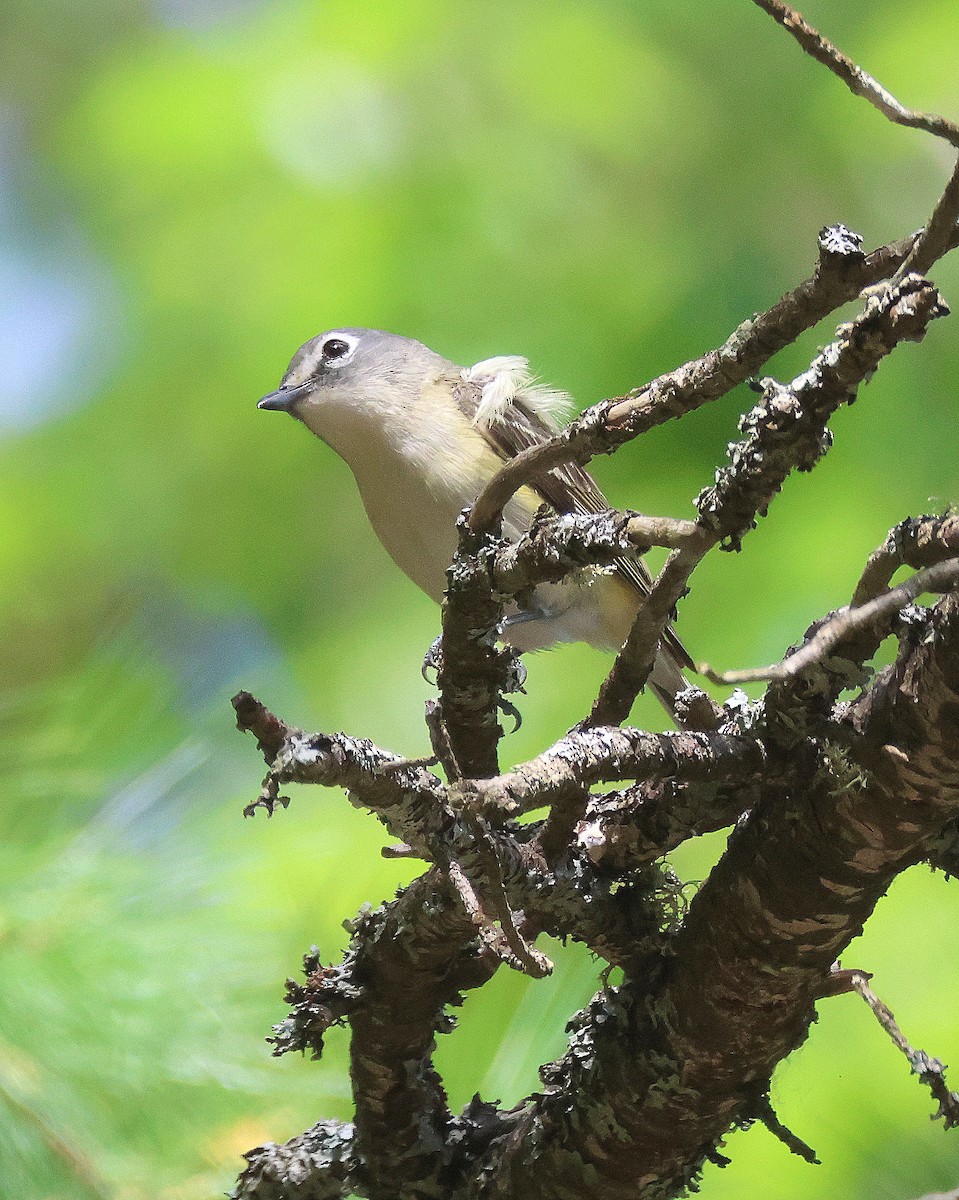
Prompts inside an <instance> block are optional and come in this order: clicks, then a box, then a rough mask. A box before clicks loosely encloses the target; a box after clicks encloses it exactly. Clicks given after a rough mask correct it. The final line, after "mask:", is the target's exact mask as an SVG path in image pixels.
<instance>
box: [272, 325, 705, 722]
mask: <svg viewBox="0 0 959 1200" xmlns="http://www.w3.org/2000/svg"><path fill="white" fill-rule="evenodd" d="M568 404H569V397H568V396H567V395H566V394H565V393H563V392H558V391H556V390H554V389H552V388H548V387H544V386H542V385H541V384H540V383H538V382H537V381H536V379H535V377H534V376H533V375H532V373H531V371H530V368H529V363H528V361H527V359H525V358H522V357H519V356H513V355H503V356H499V357H495V358H488V359H484V360H483V361H481V362H478V363H476V364H475V365H474V366H471V367H461V366H458V365H457V364H456V363H454V362H451V361H450V360H449V359H447V358H444V357H443V356H442V355H441V354H438V353H437V352H436V351H434V350H431V349H429V347H428V346H425V345H424V344H423V343H422V342H418V341H415V340H414V339H412V338H408V337H404V336H402V335H400V334H396V333H387V332H385V331H383V330H378V329H360V328H343V329H331V330H328V331H326V332H325V333H320V334H317V335H316V336H315V337H312V338H310V340H309V341H307V342H304V343H303V345H302V346H300V348H299V349H298V350H297V351H296V353H295V354H294V355H293V358H292V360H291V362H290V365H289V367H288V368H287V370H286V372H285V373H284V375H283V377H282V380H281V382H280V386H279V388H277V390H276V391H274V392H271V393H270V394H269V395H267V396H264V397H263V398H262V399H261V400H260V401H259V403H258V407H259V408H261V409H266V410H268V411H275V412H285V413H288V414H289V415H290V416H292V417H294V418H296V420H298V421H300V422H301V423H302V424H303V425H305V426H306V427H307V428H308V429H309V430H311V432H312V433H314V434H315V435H316V436H317V437H318V438H320V439H321V441H323V442H325V443H326V444H327V445H328V446H330V447H331V448H332V449H333V450H334V451H335V452H336V454H338V455H339V456H340V458H342V459H343V460H344V461H345V462H346V464H347V466H348V467H349V468H350V470H351V471H352V473H353V476H354V478H355V480H356V484H357V487H358V489H359V493H360V497H361V499H362V501H363V506H364V508H365V510H366V514H367V517H368V518H369V521H370V524H371V526H372V527H373V530H374V532H375V533H376V535H377V537H378V538H379V540H380V542H381V543H382V544H383V546H384V548H385V549H386V551H387V553H388V554H389V555H390V557H391V558H392V559H393V561H394V562H395V563H396V565H397V566H398V567H399V568H400V570H401V571H403V572H404V574H405V575H407V576H408V578H409V579H411V580H412V581H413V583H415V584H416V585H417V586H418V587H420V588H421V589H422V590H423V591H424V592H426V594H427V595H428V596H430V597H432V599H433V600H435V601H436V602H437V603H441V602H442V600H443V592H444V588H445V584H446V571H447V568H448V567H449V564H450V562H451V560H452V558H453V554H454V551H455V549H456V543H457V533H456V521H457V518H458V516H459V515H460V513H461V512H462V510H463V509H464V508H465V507H466V506H467V505H469V504H471V503H472V502H473V501H474V500H475V499H476V498H477V496H478V495H479V493H480V491H481V490H482V489H483V487H484V485H485V484H486V483H487V482H488V481H489V480H490V479H491V478H492V477H493V476H494V475H495V474H496V472H497V471H498V470H499V469H500V467H501V466H502V465H503V463H504V462H505V461H507V460H508V459H510V458H513V457H514V456H515V455H517V454H518V453H520V451H522V450H525V449H527V448H529V447H531V446H535V445H538V444H540V443H542V442H544V441H546V440H547V439H549V438H552V437H554V436H555V434H556V433H557V432H558V431H559V430H560V428H561V425H560V417H561V414H563V412H564V411H565V410H566V408H567V407H568ZM544 504H546V505H548V506H549V507H550V508H551V509H552V510H553V511H555V512H556V513H599V512H603V511H605V510H606V509H608V508H609V507H610V506H609V502H608V501H607V500H606V497H605V496H604V495H603V493H602V492H601V491H600V489H599V487H598V486H597V485H596V483H595V481H594V480H593V478H592V477H591V476H590V475H589V474H588V472H587V471H585V470H584V469H583V468H582V467H580V466H579V465H578V464H576V463H569V464H566V465H563V466H560V467H557V468H554V469H553V470H551V471H550V472H549V473H548V474H546V475H544V476H542V477H541V478H539V479H538V480H537V481H536V483H535V485H534V484H529V485H527V486H525V487H523V488H521V489H520V490H519V491H518V492H517V493H516V494H515V495H514V496H513V497H512V499H511V500H510V501H509V503H508V504H507V505H506V507H505V509H504V510H503V522H502V532H503V536H504V537H505V538H507V539H508V540H510V541H514V542H515V541H517V540H518V539H519V538H520V537H521V536H522V535H523V533H525V532H526V531H527V530H528V529H529V527H530V525H531V524H532V521H533V519H534V517H535V516H536V514H537V512H539V511H540V510H541V508H542V506H543V505H544ZM649 588H650V576H649V573H648V571H647V570H646V568H645V566H644V564H643V562H642V560H641V559H640V557H639V556H638V555H632V556H628V555H624V556H623V557H622V558H619V559H617V560H616V561H615V563H614V565H613V566H612V567H611V568H584V569H583V570H582V571H580V572H579V573H578V574H577V575H576V576H575V577H572V578H569V579H566V580H564V581H563V582H561V583H555V584H542V585H539V586H537V587H536V588H535V589H534V590H533V592H532V594H531V595H527V596H524V598H523V601H522V603H521V604H520V603H514V604H513V605H512V606H511V607H510V608H509V609H507V612H506V617H505V620H504V623H503V626H502V628H501V630H500V638H501V640H503V641H505V642H507V643H508V644H509V645H510V646H512V647H513V649H514V650H516V651H518V652H519V653H521V654H522V653H527V652H530V651H534V650H543V649H547V648H549V647H551V646H554V645H556V644H557V643H561V642H587V643H589V644H590V645H592V646H595V647H597V648H600V649H604V650H613V651H616V650H619V649H620V648H621V647H622V645H623V643H624V642H625V640H626V638H627V636H628V634H629V630H630V628H631V626H632V622H633V618H634V617H635V615H636V612H637V610H638V608H639V606H640V604H641V603H642V600H643V598H644V597H645V596H646V595H648V593H649ZM691 666H692V662H691V660H690V658H689V656H688V654H687V653H686V651H685V649H684V648H683V646H682V644H681V643H680V641H679V640H678V638H677V637H676V635H675V633H674V632H673V631H672V629H671V628H670V629H667V630H666V632H665V635H664V638H663V640H662V642H661V643H660V648H659V652H658V655H657V659H656V663H655V666H654V668H653V671H652V674H651V676H650V681H649V682H650V686H651V687H652V690H653V691H654V692H655V693H656V695H657V696H658V697H659V699H660V700H661V701H662V703H663V705H664V706H665V707H666V708H667V710H668V711H670V712H671V711H672V710H673V699H674V697H675V696H676V694H677V693H678V692H680V691H682V690H683V689H685V688H686V687H687V686H688V684H687V681H686V679H685V678H684V676H683V670H684V668H688V667H691Z"/></svg>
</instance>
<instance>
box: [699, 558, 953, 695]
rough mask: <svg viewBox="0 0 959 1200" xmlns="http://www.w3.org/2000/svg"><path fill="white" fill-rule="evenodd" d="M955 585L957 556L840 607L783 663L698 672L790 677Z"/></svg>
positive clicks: (717, 677)
mask: <svg viewBox="0 0 959 1200" xmlns="http://www.w3.org/2000/svg"><path fill="white" fill-rule="evenodd" d="M955 587H959V559H951V560H950V561H949V562H943V563H938V564H937V565H936V566H934V567H928V568H927V569H926V570H925V571H918V572H917V573H916V574H915V575H913V576H912V578H911V579H907V580H906V582H905V583H901V584H900V585H899V586H898V587H895V588H893V589H892V591H890V592H886V593H885V594H884V595H882V596H879V597H878V598H877V599H875V600H870V601H869V603H868V604H863V605H861V606H860V607H859V608H843V609H840V611H839V612H838V613H837V614H836V616H835V617H833V619H832V620H831V621H828V622H827V623H826V624H825V625H823V626H822V628H821V629H820V630H819V632H818V633H817V634H816V635H815V636H814V637H812V638H811V639H810V640H809V641H808V642H807V643H806V644H805V646H803V647H802V648H801V649H799V650H797V651H796V652H795V654H790V655H789V657H788V658H784V659H783V660H782V662H778V663H772V664H771V665H770V666H768V667H758V668H755V669H754V670H745V671H714V670H713V669H712V667H710V665H709V664H708V663H703V664H702V665H701V666H700V668H699V671H700V674H701V675H705V676H706V678H707V679H709V680H711V681H712V682H713V683H722V684H740V683H760V682H767V681H769V682H779V681H781V680H784V679H791V678H793V677H794V676H796V675H799V674H800V673H801V672H802V671H804V670H806V669H807V668H808V667H811V666H813V665H814V664H815V663H818V662H821V661H822V659H823V658H825V656H826V655H827V654H828V653H829V651H830V650H833V649H834V648H835V647H836V646H837V645H838V644H839V643H840V642H841V641H843V639H844V638H847V637H849V636H850V634H854V633H858V632H860V631H861V630H863V629H867V628H868V627H869V626H870V625H872V624H873V623H874V622H876V621H879V620H881V618H883V617H885V616H889V615H891V614H892V613H895V612H898V611H899V610H900V609H901V608H905V607H906V605H907V604H911V603H912V601H913V600H915V599H916V598H917V597H918V596H921V595H922V594H923V592H949V591H952V589H953V588H955Z"/></svg>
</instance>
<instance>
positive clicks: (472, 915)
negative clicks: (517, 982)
mask: <svg viewBox="0 0 959 1200" xmlns="http://www.w3.org/2000/svg"><path fill="white" fill-rule="evenodd" d="M447 871H448V873H449V877H450V882H451V883H452V884H453V886H454V887H455V888H456V892H457V894H458V895H459V898H460V900H462V902H463V907H464V908H465V909H466V912H467V915H468V916H469V919H470V920H471V921H472V922H473V924H474V925H475V926H476V931H477V933H478V934H479V936H480V938H481V939H482V941H483V943H484V945H486V946H488V947H489V949H490V950H491V951H492V952H493V953H494V954H495V955H496V956H497V958H499V959H501V960H502V961H503V962H505V963H506V965H507V966H510V967H512V968H513V969H514V970H516V971H521V972H522V973H523V974H525V975H531V976H532V977H533V978H534V979H542V978H543V977H544V976H546V975H549V974H550V972H551V971H552V969H553V964H552V963H551V962H550V961H549V959H548V958H547V957H546V955H545V954H542V953H541V952H540V951H539V950H537V949H536V948H535V947H533V946H528V945H527V944H526V942H525V941H524V940H523V937H522V935H521V934H520V932H519V930H517V928H516V926H515V924H514V923H513V921H512V920H511V919H507V918H504V919H502V921H501V927H500V928H497V926H496V924H495V923H494V922H493V920H492V919H491V918H490V917H488V916H487V915H486V912H485V911H484V909H483V904H482V901H481V900H480V898H479V896H478V895H477V893H476V889H475V888H474V887H473V885H472V883H470V881H469V878H468V877H467V875H466V872H465V871H464V870H463V868H462V866H461V865H460V864H459V863H458V862H455V861H454V862H451V863H450V864H449V867H448V868H447ZM504 896H505V893H504ZM511 915H512V914H510V917H511Z"/></svg>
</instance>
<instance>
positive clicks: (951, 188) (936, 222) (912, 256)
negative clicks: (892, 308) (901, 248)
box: [892, 160, 959, 283]
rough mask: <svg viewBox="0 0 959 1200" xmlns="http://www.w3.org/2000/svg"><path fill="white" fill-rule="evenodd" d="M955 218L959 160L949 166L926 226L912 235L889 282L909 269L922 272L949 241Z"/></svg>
mask: <svg viewBox="0 0 959 1200" xmlns="http://www.w3.org/2000/svg"><path fill="white" fill-rule="evenodd" d="M957 219H959V160H957V162H956V165H955V166H954V167H953V169H952V175H951V176H950V177H949V182H948V183H947V184H946V187H945V190H944V191H943V193H942V195H941V196H940V197H939V200H938V201H937V203H936V207H935V208H934V209H933V210H932V215H931V216H930V217H929V220H928V221H927V222H926V227H925V229H923V231H922V232H921V233H920V234H919V237H918V238H917V239H916V244H915V245H914V246H913V248H912V249H911V250H910V251H909V253H908V255H907V256H906V258H905V259H904V261H903V262H902V264H901V266H900V267H899V269H898V270H897V271H896V273H895V275H894V276H893V277H892V282H893V283H897V282H898V281H899V280H901V279H905V277H906V276H907V275H909V274H910V273H915V274H918V275H922V274H924V273H925V272H926V271H928V270H929V269H930V267H932V265H933V264H934V263H935V262H937V261H938V260H939V259H940V258H942V256H943V255H944V254H945V253H946V251H947V250H948V248H949V243H950V240H951V239H952V237H953V236H954V235H955V231H956V221H957Z"/></svg>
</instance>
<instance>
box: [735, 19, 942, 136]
mask: <svg viewBox="0 0 959 1200" xmlns="http://www.w3.org/2000/svg"><path fill="white" fill-rule="evenodd" d="M755 3H756V4H758V5H759V7H760V8H761V9H763V11H764V12H767V13H769V15H770V16H771V17H773V18H774V19H775V20H776V21H778V22H779V24H780V25H782V27H783V28H784V29H786V30H788V32H789V33H791V34H792V35H793V37H794V38H795V39H796V41H797V42H798V43H799V44H800V46H802V48H803V50H805V52H806V53H807V54H809V55H810V56H811V57H812V58H814V59H815V60H816V61H817V62H820V63H822V64H823V66H825V67H828V68H829V70H830V71H832V73H833V74H834V75H836V76H838V78H839V79H841V80H842V81H843V83H844V84H845V85H846V87H848V88H849V90H850V91H851V92H852V93H853V94H854V95H856V96H862V98H863V99H864V100H868V101H869V103H870V104H871V105H872V106H873V107H874V108H877V109H878V110H879V111H880V112H881V113H882V114H883V115H884V116H886V117H888V118H889V120H890V121H894V122H895V123H896V124H897V125H905V126H906V127H907V128H908V129H921V130H923V131H924V132H926V133H931V134H933V136H934V137H939V138H945V140H946V141H947V142H949V143H951V145H953V146H955V147H957V148H959V125H956V123H955V122H954V121H949V120H947V119H946V118H945V117H941V116H939V115H938V114H937V113H924V112H916V111H915V110H913V109H911V108H906V106H905V105H904V104H900V102H899V101H898V100H897V99H896V97H895V96H893V95H892V93H891V92H889V91H887V90H886V88H884V87H883V86H882V84H881V83H879V82H877V81H876V80H875V79H873V77H872V76H871V75H870V74H868V73H867V72H866V71H864V70H863V69H862V67H860V66H858V65H857V64H856V63H854V62H853V61H852V59H851V58H849V57H848V55H846V54H843V52H842V51H841V50H840V49H838V47H836V46H834V45H833V44H832V42H830V41H829V39H828V38H825V37H823V35H822V34H821V33H820V32H819V31H818V30H817V29H814V28H813V27H812V25H810V24H809V22H808V21H806V19H805V18H804V17H803V16H802V14H801V13H798V12H797V11H796V10H795V9H794V8H791V7H790V6H789V5H788V4H784V3H782V0H755Z"/></svg>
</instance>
